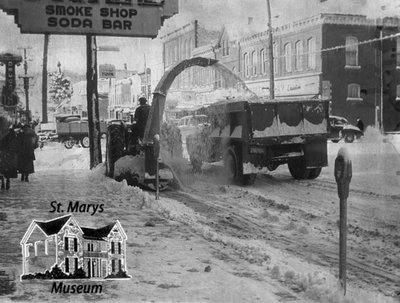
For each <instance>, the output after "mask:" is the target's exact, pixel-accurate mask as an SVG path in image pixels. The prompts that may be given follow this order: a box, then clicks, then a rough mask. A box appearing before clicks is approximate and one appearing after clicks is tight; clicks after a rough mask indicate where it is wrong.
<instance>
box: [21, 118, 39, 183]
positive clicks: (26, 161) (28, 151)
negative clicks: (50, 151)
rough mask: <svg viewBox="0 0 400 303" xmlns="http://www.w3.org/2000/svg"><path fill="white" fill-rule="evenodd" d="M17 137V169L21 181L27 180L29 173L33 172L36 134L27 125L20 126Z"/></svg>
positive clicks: (36, 142) (36, 145) (36, 141)
mask: <svg viewBox="0 0 400 303" xmlns="http://www.w3.org/2000/svg"><path fill="white" fill-rule="evenodd" d="M17 139H18V170H19V172H20V173H21V181H25V182H29V178H28V177H29V175H30V174H32V173H34V172H35V168H34V165H33V161H34V160H35V149H36V148H37V147H38V136H37V135H36V133H35V131H34V130H33V129H32V128H30V127H29V126H28V125H24V126H22V129H21V131H20V133H19V134H18V136H17Z"/></svg>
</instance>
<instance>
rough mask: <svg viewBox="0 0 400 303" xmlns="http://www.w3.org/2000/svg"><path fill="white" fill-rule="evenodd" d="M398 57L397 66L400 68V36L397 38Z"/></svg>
mask: <svg viewBox="0 0 400 303" xmlns="http://www.w3.org/2000/svg"><path fill="white" fill-rule="evenodd" d="M396 58H397V61H396V62H397V68H400V37H397V40H396Z"/></svg>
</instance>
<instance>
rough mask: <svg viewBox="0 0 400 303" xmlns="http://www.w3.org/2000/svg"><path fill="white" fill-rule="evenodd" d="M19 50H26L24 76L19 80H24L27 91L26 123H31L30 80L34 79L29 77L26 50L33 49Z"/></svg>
mask: <svg viewBox="0 0 400 303" xmlns="http://www.w3.org/2000/svg"><path fill="white" fill-rule="evenodd" d="M18 49H23V50H24V75H23V76H19V77H18V78H20V79H21V78H22V79H24V91H25V100H26V104H25V114H26V122H27V123H29V122H31V114H30V109H29V79H31V78H33V77H31V76H28V58H27V56H26V50H27V49H32V47H30V46H28V47H19V48H18Z"/></svg>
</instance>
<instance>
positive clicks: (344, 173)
mask: <svg viewBox="0 0 400 303" xmlns="http://www.w3.org/2000/svg"><path fill="white" fill-rule="evenodd" d="M351 177H352V164H351V160H350V158H349V154H348V152H347V149H346V148H344V147H342V148H341V149H340V150H339V152H338V155H337V157H336V160H335V179H336V183H337V185H338V195H339V198H340V199H347V197H348V196H349V185H350V181H351Z"/></svg>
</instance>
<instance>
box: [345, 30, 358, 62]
mask: <svg viewBox="0 0 400 303" xmlns="http://www.w3.org/2000/svg"><path fill="white" fill-rule="evenodd" d="M346 66H347V67H350V66H358V39H357V38H356V37H346Z"/></svg>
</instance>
